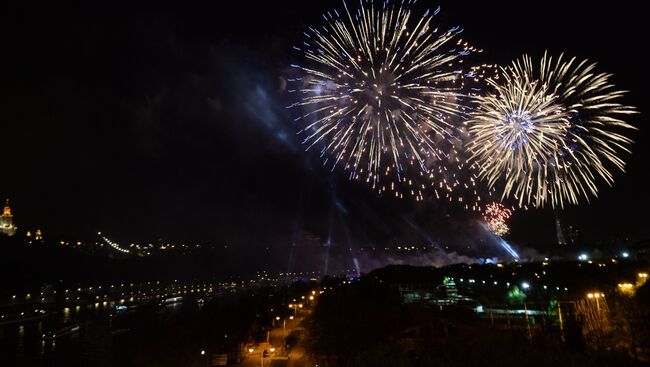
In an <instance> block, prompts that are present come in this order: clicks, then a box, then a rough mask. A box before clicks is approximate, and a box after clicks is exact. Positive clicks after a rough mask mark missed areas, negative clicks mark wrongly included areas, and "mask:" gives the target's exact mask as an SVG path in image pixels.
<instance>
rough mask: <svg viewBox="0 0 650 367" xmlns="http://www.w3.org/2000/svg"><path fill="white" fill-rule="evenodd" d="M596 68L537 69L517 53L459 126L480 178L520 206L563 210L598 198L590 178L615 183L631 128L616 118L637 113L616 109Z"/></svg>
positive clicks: (614, 95) (562, 63) (615, 96)
mask: <svg viewBox="0 0 650 367" xmlns="http://www.w3.org/2000/svg"><path fill="white" fill-rule="evenodd" d="M594 69H595V64H589V63H587V61H586V60H585V61H582V62H577V61H576V59H575V58H572V59H569V60H566V59H565V58H563V56H562V55H560V57H559V58H557V60H553V58H552V57H548V56H547V55H546V54H545V55H544V57H543V58H542V60H541V62H540V64H539V68H538V69H536V66H535V65H534V64H533V62H532V59H531V58H530V57H528V56H523V57H522V58H521V59H519V60H516V61H514V62H513V63H512V64H511V65H510V66H509V67H505V68H502V69H501V72H500V74H499V77H495V78H493V79H488V83H489V84H490V85H491V86H492V87H493V88H494V91H493V92H491V93H488V94H486V95H483V96H478V97H477V102H478V107H477V109H476V110H475V111H474V112H473V113H472V117H471V119H470V120H468V121H467V122H466V124H467V125H468V131H469V133H470V136H471V139H470V142H469V144H468V149H469V150H470V151H471V159H472V161H473V162H475V163H477V164H478V165H479V166H480V168H479V174H478V175H479V177H480V178H481V179H484V180H486V181H487V184H488V187H490V188H497V187H498V188H499V191H501V198H502V199H505V198H508V197H510V196H513V197H514V198H515V199H516V200H517V201H518V204H519V205H520V206H523V205H527V204H530V205H533V206H535V207H543V206H545V205H547V204H549V203H550V205H551V206H552V207H564V205H565V204H566V203H569V204H578V202H579V199H580V198H584V199H586V200H587V201H589V198H590V197H591V196H593V197H596V196H597V194H598V188H597V181H599V180H600V179H602V180H604V181H605V182H606V183H607V184H609V185H611V184H613V182H614V178H613V175H612V173H611V171H610V169H611V168H612V167H615V168H617V169H620V170H622V171H623V170H624V167H625V162H624V161H623V160H622V159H621V158H620V157H619V155H620V154H621V153H629V152H630V151H629V149H628V146H629V145H630V144H631V143H632V140H631V139H629V138H627V137H626V136H624V135H622V134H621V132H622V131H623V130H628V129H634V127H633V126H632V125H630V124H628V123H627V122H625V121H623V120H622V119H623V118H624V117H625V116H628V115H630V114H633V113H636V110H635V109H634V108H633V107H629V106H625V105H623V104H620V103H619V102H618V100H619V99H620V98H621V97H622V96H623V95H624V93H625V92H624V91H620V90H615V89H614V86H613V85H612V84H611V83H610V81H609V78H610V77H611V75H610V74H605V73H596V72H595V71H594Z"/></svg>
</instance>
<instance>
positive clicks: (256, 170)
mask: <svg viewBox="0 0 650 367" xmlns="http://www.w3.org/2000/svg"><path fill="white" fill-rule="evenodd" d="M429 5H431V4H426V6H429ZM440 5H441V8H442V11H441V14H440V19H439V20H440V21H441V23H442V24H443V25H444V26H455V25H459V26H461V27H462V28H463V29H464V32H463V34H462V35H463V37H464V38H465V39H468V40H469V41H471V42H472V44H474V45H476V46H479V47H481V48H483V49H484V50H485V52H484V53H483V54H481V55H480V57H477V58H475V59H474V62H477V63H479V62H494V63H499V64H502V65H503V64H507V63H508V62H509V61H510V60H511V59H514V58H516V57H518V56H520V55H521V54H523V53H525V52H527V53H529V54H531V55H535V56H538V55H541V54H542V53H543V52H544V51H545V50H547V49H548V50H549V51H551V52H554V53H559V52H563V51H564V52H566V53H567V54H571V55H575V56H578V57H580V58H588V59H590V60H592V61H596V62H598V63H599V67H600V68H601V69H602V70H604V71H606V72H611V73H612V74H613V81H614V82H615V83H616V85H617V86H619V87H620V88H621V89H624V90H629V91H630V92H629V93H628V95H627V96H626V97H625V99H626V102H627V103H629V104H630V105H633V106H637V107H638V108H639V110H640V111H641V114H640V115H636V116H633V117H631V121H632V122H633V124H634V125H635V126H637V127H639V128H640V130H638V131H635V132H633V133H632V134H631V137H632V138H633V139H634V140H635V143H634V145H632V148H631V149H632V152H633V154H632V155H631V156H630V157H628V158H627V161H628V166H627V168H626V171H627V172H626V173H618V172H617V173H615V183H614V186H613V187H611V188H610V187H608V186H607V185H601V186H600V192H599V196H600V197H599V198H597V199H592V200H591V202H590V203H586V202H583V203H582V204H581V205H579V206H570V207H567V208H565V209H564V210H561V211H559V213H557V214H558V215H559V216H560V217H561V219H562V221H563V224H564V225H565V226H567V227H568V226H569V225H571V226H572V227H574V228H578V229H579V231H580V233H581V236H582V237H583V238H584V241H586V242H596V241H599V240H603V241H609V240H616V239H625V238H629V239H630V240H643V239H647V238H648V237H650V234H649V233H648V229H647V226H645V225H643V220H642V219H641V216H638V215H637V213H638V212H640V211H642V210H643V209H644V208H645V207H646V206H647V204H648V196H647V195H644V194H643V193H644V173H645V172H644V162H645V160H646V159H647V158H648V150H647V149H646V148H645V147H646V144H647V132H646V130H645V129H643V124H642V121H643V119H644V114H643V112H644V103H643V100H644V98H643V97H644V90H645V88H644V87H643V86H644V85H645V84H646V82H647V77H646V76H645V74H644V73H640V72H638V70H641V69H642V67H643V66H642V65H641V59H640V58H638V57H628V56H626V52H624V50H630V52H633V51H632V50H634V49H635V48H636V47H641V46H640V45H642V44H643V42H644V37H645V33H646V32H641V31H637V30H634V29H633V28H634V27H635V26H634V25H638V24H644V23H642V22H641V23H639V21H635V20H634V19H635V18H634V17H637V16H638V15H636V13H635V12H634V11H630V10H631V7H632V5H627V6H626V5H622V6H621V7H617V8H616V9H605V8H597V7H589V6H586V5H584V4H574V5H567V4H562V11H561V12H560V11H558V10H557V9H558V7H559V6H560V5H559V3H558V4H548V6H547V7H545V8H542V9H540V10H539V11H538V12H536V13H526V15H525V16H522V15H521V14H519V13H518V11H517V8H516V7H510V6H509V5H508V4H502V5H496V4H492V5H490V6H487V5H479V6H476V5H475V6H473V7H470V8H467V9H464V8H463V7H462V6H460V5H458V4H453V3H451V2H449V3H445V2H442V3H441V4H440ZM214 6H216V5H214ZM214 6H213V7H210V6H207V7H205V8H202V7H201V6H197V7H192V6H190V7H189V8H187V9H183V8H178V7H176V6H175V5H174V4H172V3H168V4H166V5H165V6H161V8H160V9H159V11H158V12H154V13H148V12H146V11H145V10H144V9H140V10H137V9H135V10H133V11H131V12H122V11H120V9H119V8H110V7H109V8H108V9H101V10H100V9H97V8H94V7H93V6H88V7H86V8H81V9H75V10H74V11H71V12H66V11H62V12H60V13H58V15H57V16H56V17H47V16H45V14H46V13H45V12H43V13H32V15H33V17H31V18H20V17H17V18H15V19H12V20H10V21H9V22H8V23H5V24H4V25H3V27H14V28H15V29H16V30H17V31H16V32H17V33H16V34H18V35H19V36H18V37H15V38H13V39H12V40H9V43H8V44H9V47H10V49H11V50H12V52H9V55H10V56H9V61H10V63H11V65H13V67H12V70H14V71H15V72H14V73H13V74H12V75H11V76H9V77H8V79H7V83H6V84H5V86H6V88H3V89H4V96H3V97H4V100H5V103H6V108H4V109H3V114H4V116H2V120H3V121H4V122H3V126H4V127H5V128H4V130H5V134H4V136H6V137H11V138H6V139H5V142H4V143H3V146H4V149H5V150H6V151H7V154H9V155H8V159H7V164H6V165H5V168H4V171H3V180H2V181H0V196H2V197H9V198H10V199H11V202H12V207H13V211H14V214H15V215H16V223H17V225H18V227H19V228H21V229H27V228H32V227H34V228H36V227H39V228H40V227H42V228H44V229H46V231H47V232H48V233H52V234H60V235H67V236H71V235H80V236H83V235H87V236H89V235H92V234H94V233H95V232H97V231H100V230H104V231H106V232H107V233H112V234H114V235H115V236H118V237H120V238H123V239H124V240H128V241H131V240H132V241H146V240H148V239H151V238H159V237H162V238H168V239H170V240H173V241H189V242H191V241H222V242H231V243H237V244H239V245H241V246H242V248H254V245H253V244H252V242H254V240H255V239H257V238H260V237H261V238H265V239H267V240H268V241H269V242H273V243H290V242H291V241H293V239H294V237H295V236H296V235H299V234H300V233H315V234H317V235H319V236H320V237H322V238H327V237H329V235H330V233H334V234H333V236H334V237H335V240H336V241H337V242H350V241H351V242H353V243H355V244H358V245H359V246H363V245H366V244H372V243H379V242H381V241H388V239H390V238H392V237H407V238H408V237H414V238H420V240H422V241H424V240H423V237H422V236H419V237H418V235H417V234H414V231H413V228H412V227H411V225H409V224H406V223H407V222H411V223H413V224H415V225H416V226H418V227H419V228H421V229H422V231H424V232H426V233H427V234H428V235H429V236H430V237H432V238H435V239H437V241H439V242H441V243H443V244H444V243H453V242H454V241H456V242H459V241H464V240H455V239H453V238H450V237H453V236H451V235H449V234H447V233H445V232H448V227H449V226H450V223H449V222H450V220H449V218H452V219H451V221H452V222H454V223H452V224H451V226H452V227H453V228H454V229H453V230H456V229H457V228H458V227H461V228H466V227H470V226H471V224H468V223H471V222H472V221H473V220H474V217H473V216H472V215H471V214H469V215H468V214H466V213H464V212H463V211H462V210H458V209H457V208H455V207H453V206H448V205H446V204H442V203H440V202H439V201H436V200H431V199H429V200H426V201H425V202H424V203H412V202H408V201H405V200H401V201H400V200H395V199H391V198H389V197H386V196H382V197H378V196H376V195H374V194H373V193H372V192H369V191H370V190H367V189H366V188H365V187H363V185H360V184H358V183H357V182H353V181H349V180H348V179H347V175H346V173H345V172H343V171H342V170H341V169H335V170H334V171H332V172H330V170H329V169H326V168H323V167H322V166H321V161H320V158H319V156H318V154H317V152H306V153H305V152H303V150H304V147H303V146H301V145H300V142H301V139H302V138H301V137H299V136H296V135H295V133H296V128H295V126H292V122H291V121H292V116H291V115H290V113H289V112H288V111H287V110H286V108H285V107H286V106H287V105H288V104H289V102H290V98H289V96H287V94H286V93H284V92H282V91H281V90H280V88H281V87H282V83H281V79H279V78H281V77H282V76H283V75H285V72H286V69H287V68H288V67H289V65H290V64H291V63H292V61H293V60H295V59H298V58H299V57H300V55H297V54H296V53H295V52H292V51H291V45H292V44H295V43H296V42H300V39H301V38H300V37H301V34H302V30H303V29H304V28H305V27H306V25H307V24H310V23H316V24H318V18H319V16H320V14H321V13H322V12H323V11H325V10H327V9H330V8H334V7H336V6H338V5H337V4H335V3H331V2H317V3H314V4H309V5H307V4H302V3H300V2H295V3H294V2H289V3H284V4H282V5H280V6H277V7H276V6H271V5H260V6H261V7H263V8H260V10H263V11H261V12H260V14H261V13H264V14H265V16H262V15H254V14H252V15H251V14H249V13H248V12H247V9H246V7H245V6H243V5H242V6H237V7H235V8H233V9H232V10H231V11H230V12H222V11H218V10H219V7H218V6H216V7H217V8H214ZM422 6H425V5H422ZM23 14H24V13H23ZM207 14H212V15H211V16H207ZM303 16H304V19H301V18H302V17H303ZM552 16H557V17H561V18H560V19H563V20H566V21H565V22H564V23H563V27H562V28H554V27H550V26H549V24H548V19H549V18H551V17H552ZM499 17H503V18H506V19H509V22H505V23H506V24H503V22H501V24H493V23H494V22H493V21H492V20H494V19H499ZM66 19H67V20H73V19H83V20H82V21H79V22H66ZM54 23H56V24H59V23H61V24H62V25H61V26H58V27H54V28H55V29H54V30H52V29H53V27H52V25H53V24H54ZM497 23H499V22H497ZM507 23H511V24H507ZM603 24H605V25H606V26H605V27H603V26H602V25H603ZM643 26H645V25H643ZM513 29H521V31H520V32H513ZM5 34H7V32H5ZM46 34H47V36H45V35H46ZM260 35H261V38H260ZM608 39H615V40H616V41H617V43H616V44H613V43H611V42H607V40H608ZM610 46H611V47H610ZM82 50H83V51H82ZM42 55H51V57H49V58H46V59H44V58H43V57H42ZM644 78H645V79H644ZM496 201H498V198H497V200H496ZM253 213H254V214H253ZM555 214H556V213H554V212H552V211H551V210H549V209H543V210H530V211H528V212H524V211H523V210H517V211H516V212H515V213H514V214H513V216H512V219H511V226H510V227H511V233H510V235H509V237H508V238H509V239H511V240H512V241H513V242H514V243H519V244H521V245H522V246H526V245H529V244H531V243H527V242H531V238H535V241H538V242H542V243H548V242H553V241H554V240H555V238H556V231H555ZM333 217H335V219H332V218H333ZM344 222H345V223H346V224H342V223H344ZM345 226H347V227H348V228H345ZM331 227H334V229H333V230H332V229H331ZM249 228H254V229H255V231H254V232H255V235H252V234H251V231H249V230H248V229H249ZM346 233H349V235H348V234H346ZM530 234H534V235H533V236H531V235H530ZM348 236H351V237H348ZM476 236H477V235H476V234H475V233H474V232H472V231H470V233H468V234H467V235H466V236H465V237H468V238H470V237H476ZM531 245H532V244H531Z"/></svg>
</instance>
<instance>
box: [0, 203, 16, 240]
mask: <svg viewBox="0 0 650 367" xmlns="http://www.w3.org/2000/svg"><path fill="white" fill-rule="evenodd" d="M0 234H4V235H5V236H13V235H15V234H16V226H15V225H14V216H13V215H12V214H11V208H10V207H9V199H7V201H6V202H5V207H4V210H3V211H2V215H1V216H0Z"/></svg>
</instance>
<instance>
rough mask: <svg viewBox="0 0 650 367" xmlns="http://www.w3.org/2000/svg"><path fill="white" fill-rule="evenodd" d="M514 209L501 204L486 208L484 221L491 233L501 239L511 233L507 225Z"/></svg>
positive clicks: (490, 205) (493, 204) (492, 204)
mask: <svg viewBox="0 0 650 367" xmlns="http://www.w3.org/2000/svg"><path fill="white" fill-rule="evenodd" d="M513 210H514V209H508V208H506V207H505V206H504V205H503V204H501V203H491V204H488V205H486V206H485V212H484V213H483V221H485V223H486V224H487V226H488V229H489V230H490V232H492V233H494V234H495V235H497V236H499V237H503V236H505V235H506V234H508V232H509V231H510V228H508V224H507V223H506V222H507V221H508V219H510V216H511V215H512V212H513Z"/></svg>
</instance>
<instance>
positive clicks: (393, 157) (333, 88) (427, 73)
mask: <svg viewBox="0 0 650 367" xmlns="http://www.w3.org/2000/svg"><path fill="white" fill-rule="evenodd" d="M413 4H414V1H405V2H402V3H401V4H400V5H390V4H389V3H388V2H383V3H381V4H375V3H374V2H372V1H363V2H361V3H360V6H359V8H358V9H357V10H353V9H351V8H349V7H348V5H347V4H346V3H345V2H344V11H343V12H342V13H341V14H339V12H338V11H336V10H335V11H332V12H328V13H327V14H325V15H324V18H325V19H326V23H325V25H324V26H322V27H320V28H309V30H308V31H307V32H305V33H304V35H305V40H304V42H303V43H302V44H301V45H300V47H296V49H297V50H299V51H300V52H301V53H303V54H304V55H305V57H306V62H305V64H304V65H293V67H294V68H296V69H297V70H299V72H300V74H301V76H300V77H297V78H292V79H289V82H290V83H291V85H292V86H293V88H290V89H289V92H291V93H297V94H298V98H297V100H298V101H297V102H296V103H294V104H292V105H291V106H290V108H292V109H294V110H296V111H299V113H300V116H299V117H298V118H296V122H298V123H299V126H300V131H299V134H302V135H303V136H304V139H303V143H304V144H305V145H306V147H307V149H310V148H314V147H316V149H319V150H320V152H321V154H322V155H323V156H324V157H326V162H327V163H326V164H328V165H331V167H332V169H334V167H336V166H341V167H343V168H344V169H346V170H348V171H349V174H350V179H354V180H360V181H365V182H367V183H368V184H369V185H371V187H372V188H373V189H374V190H377V191H378V192H379V193H382V192H384V191H386V190H387V189H390V190H391V191H395V194H394V195H395V196H396V197H400V198H401V197H403V195H404V194H406V195H407V196H408V195H411V196H412V197H414V198H415V199H416V200H418V201H419V200H422V199H423V198H424V197H425V193H424V192H423V190H424V188H423V187H422V185H420V183H421V182H427V185H426V186H431V185H432V184H430V183H429V181H426V180H425V179H427V180H428V179H429V177H432V175H433V176H436V177H437V173H436V170H439V168H440V167H439V166H437V165H436V164H435V162H439V161H445V162H446V161H449V160H450V151H449V150H448V148H449V147H453V144H454V143H456V140H457V137H456V136H455V132H456V127H457V125H458V121H462V120H463V118H464V117H466V116H467V111H466V107H465V106H464V104H463V98H464V97H465V95H464V94H463V93H461V92H460V90H461V88H462V86H463V83H464V82H463V80H464V78H465V76H466V75H465V74H464V73H463V72H462V69H461V67H460V66H459V65H460V61H462V60H460V59H461V58H462V57H463V56H465V55H467V54H469V53H471V52H474V51H476V50H475V49H474V48H473V47H472V46H469V45H468V44H467V42H463V41H462V40H460V39H457V35H458V33H460V32H461V30H460V29H459V28H457V27H456V28H451V29H449V30H447V31H441V30H439V29H438V28H436V26H435V24H434V17H435V15H436V14H437V12H438V10H436V11H435V12H428V11H427V12H426V13H424V14H423V15H422V16H421V17H418V16H416V15H414V14H413V13H412V10H411V9H410V8H411V5H413ZM443 146H444V147H443ZM432 162H434V164H433V167H432ZM458 164H459V165H462V164H463V162H459V163H458ZM413 178H415V181H413ZM384 182H390V184H385V183H384ZM416 182H417V183H416ZM395 183H397V185H396V184H395ZM401 187H406V188H407V189H405V190H404V192H398V191H399V190H401ZM436 195H438V194H437V193H436ZM431 196H433V194H431Z"/></svg>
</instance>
